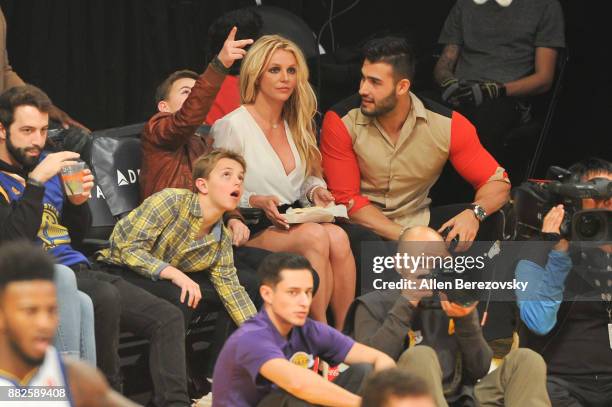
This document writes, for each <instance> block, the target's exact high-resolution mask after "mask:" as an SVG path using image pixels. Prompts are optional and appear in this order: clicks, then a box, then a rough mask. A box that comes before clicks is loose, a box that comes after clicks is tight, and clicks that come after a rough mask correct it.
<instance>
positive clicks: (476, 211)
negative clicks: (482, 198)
mask: <svg viewBox="0 0 612 407" xmlns="http://www.w3.org/2000/svg"><path fill="white" fill-rule="evenodd" d="M472 209H473V210H474V215H476V218H478V220H483V219H484V218H485V216H487V213H486V212H485V210H484V209H483V208H482V206H480V205H473V206H472Z"/></svg>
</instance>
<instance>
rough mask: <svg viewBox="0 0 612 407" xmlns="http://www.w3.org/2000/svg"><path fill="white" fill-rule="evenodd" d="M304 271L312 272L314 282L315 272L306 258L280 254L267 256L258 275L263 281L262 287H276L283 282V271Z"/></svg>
mask: <svg viewBox="0 0 612 407" xmlns="http://www.w3.org/2000/svg"><path fill="white" fill-rule="evenodd" d="M302 269H306V270H310V272H311V273H312V274H313V276H312V278H313V281H314V279H315V277H314V274H315V270H314V269H313V268H312V266H311V265H310V262H309V261H308V260H307V259H306V257H304V256H300V255H299V254H295V253H283V252H279V253H272V254H270V255H268V256H266V257H265V258H264V259H263V261H262V262H261V263H260V264H259V267H258V269H257V274H258V276H259V279H260V281H261V283H260V285H267V286H270V287H274V286H276V284H278V282H279V281H280V280H281V276H280V273H281V271H283V270H302Z"/></svg>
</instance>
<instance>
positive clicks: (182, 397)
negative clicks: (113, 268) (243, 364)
mask: <svg viewBox="0 0 612 407" xmlns="http://www.w3.org/2000/svg"><path fill="white" fill-rule="evenodd" d="M94 267H96V268H97V267H98V266H97V265H96V266H94ZM72 268H73V270H75V273H76V278H77V286H78V288H79V290H81V291H83V292H84V293H86V294H87V295H89V296H90V297H91V300H92V301H93V304H94V314H95V332H96V356H97V359H98V366H99V367H100V369H101V370H102V371H103V372H104V374H105V375H106V377H107V378H108V380H109V382H110V383H111V385H112V386H113V387H115V388H120V382H121V378H120V377H121V376H120V365H119V354H118V347H119V329H120V328H121V329H122V330H124V331H128V332H131V333H133V334H135V335H137V336H140V337H143V338H146V339H148V340H149V343H150V348H149V370H150V373H151V379H152V381H153V396H152V400H151V402H152V403H153V405H155V406H188V405H190V403H189V396H188V394H187V376H186V368H185V358H184V357H183V355H184V354H185V325H184V323H183V318H182V315H181V312H180V311H179V309H178V308H177V307H175V306H174V305H172V304H170V303H169V302H167V301H164V300H162V299H160V298H158V297H156V296H154V295H152V294H150V293H148V292H147V291H145V290H143V289H141V288H139V287H137V286H135V285H133V284H130V283H129V282H128V281H126V280H124V279H123V278H121V277H119V276H116V275H113V274H109V273H107V272H104V271H100V270H92V269H90V268H89V267H88V266H87V265H85V264H77V265H75V266H72Z"/></svg>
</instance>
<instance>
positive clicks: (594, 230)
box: [510, 167, 612, 242]
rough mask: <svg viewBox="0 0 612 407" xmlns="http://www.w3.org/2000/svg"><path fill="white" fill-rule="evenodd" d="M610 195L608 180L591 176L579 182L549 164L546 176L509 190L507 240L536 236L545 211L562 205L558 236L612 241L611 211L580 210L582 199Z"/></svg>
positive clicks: (584, 240) (572, 238) (609, 182)
mask: <svg viewBox="0 0 612 407" xmlns="http://www.w3.org/2000/svg"><path fill="white" fill-rule="evenodd" d="M610 197H612V181H610V180H608V179H605V178H594V179H592V180H590V181H587V182H580V180H578V179H576V177H575V176H574V175H572V174H571V173H570V172H569V171H567V170H565V169H563V168H560V167H550V168H549V170H548V175H547V179H545V180H530V181H527V182H524V183H522V184H521V185H520V186H518V187H516V188H514V189H513V190H512V201H513V206H512V210H511V216H510V219H511V222H510V224H511V227H512V230H511V231H510V235H511V239H513V240H523V239H529V238H531V237H533V236H535V235H538V234H539V233H540V231H541V229H542V222H543V220H544V216H546V214H547V213H548V211H550V209H551V208H553V207H554V206H556V205H559V204H563V207H564V209H565V216H564V218H563V221H562V223H561V227H560V232H561V236H562V237H564V238H566V239H568V240H572V241H579V242H602V241H612V211H610V210H607V209H588V210H583V209H582V199H586V198H592V199H608V198H610Z"/></svg>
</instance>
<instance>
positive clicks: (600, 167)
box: [569, 157, 612, 181]
mask: <svg viewBox="0 0 612 407" xmlns="http://www.w3.org/2000/svg"><path fill="white" fill-rule="evenodd" d="M569 171H570V172H571V173H572V174H573V175H574V177H576V179H577V181H580V180H583V179H584V178H586V177H589V176H591V175H595V174H612V163H611V162H610V161H606V160H603V159H601V158H597V157H589V158H586V159H584V160H581V161H578V162H577V163H575V164H574V165H572V166H571V167H569Z"/></svg>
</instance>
